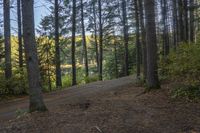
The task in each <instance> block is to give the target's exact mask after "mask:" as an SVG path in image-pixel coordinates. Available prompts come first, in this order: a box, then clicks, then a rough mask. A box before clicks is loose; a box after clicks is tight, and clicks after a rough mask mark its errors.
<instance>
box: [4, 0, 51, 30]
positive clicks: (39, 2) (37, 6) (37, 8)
mask: <svg viewBox="0 0 200 133" xmlns="http://www.w3.org/2000/svg"><path fill="white" fill-rule="evenodd" d="M47 3H48V2H46V0H35V1H34V16H35V17H34V18H35V28H37V27H38V26H39V24H40V21H41V19H42V17H44V16H45V15H48V14H49V10H48V9H47V8H48V6H49V5H48V4H47ZM13 5H15V7H16V4H13ZM45 6H46V7H45ZM0 12H1V14H2V12H3V8H2V9H1V10H0ZM11 27H12V29H11V31H12V34H17V11H16V8H12V9H11ZM1 29H2V27H1ZM2 30H3V29H2Z"/></svg>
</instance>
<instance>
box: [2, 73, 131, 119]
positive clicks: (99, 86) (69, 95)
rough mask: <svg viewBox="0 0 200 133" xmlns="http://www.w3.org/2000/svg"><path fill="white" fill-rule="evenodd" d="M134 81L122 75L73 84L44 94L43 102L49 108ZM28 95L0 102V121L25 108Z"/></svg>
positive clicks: (12, 116) (10, 117)
mask: <svg viewBox="0 0 200 133" xmlns="http://www.w3.org/2000/svg"><path fill="white" fill-rule="evenodd" d="M133 82H134V78H133V77H124V78H120V79H115V80H109V81H103V82H95V83H90V84H87V85H82V86H75V87H71V88H68V89H66V90H62V91H56V92H52V93H49V94H45V95H44V99H45V103H46V105H47V107H48V109H49V110H51V109H53V108H55V107H56V106H58V105H59V104H62V103H66V102H68V101H72V100H82V99H85V97H87V96H90V95H93V94H97V93H102V92H105V91H106V90H112V89H117V88H120V87H122V86H127V85H129V84H132V83H133ZM28 103H29V99H28V97H25V98H20V99H15V100H14V101H9V102H0V122H1V121H7V120H10V119H13V118H15V117H16V111H17V110H18V111H20V110H27V109H28Z"/></svg>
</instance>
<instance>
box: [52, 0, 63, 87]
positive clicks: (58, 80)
mask: <svg viewBox="0 0 200 133" xmlns="http://www.w3.org/2000/svg"><path fill="white" fill-rule="evenodd" d="M54 8H55V11H54V13H55V61H56V87H57V88H60V87H62V78H61V76H62V75H61V68H60V44H59V5H58V0H55V7H54Z"/></svg>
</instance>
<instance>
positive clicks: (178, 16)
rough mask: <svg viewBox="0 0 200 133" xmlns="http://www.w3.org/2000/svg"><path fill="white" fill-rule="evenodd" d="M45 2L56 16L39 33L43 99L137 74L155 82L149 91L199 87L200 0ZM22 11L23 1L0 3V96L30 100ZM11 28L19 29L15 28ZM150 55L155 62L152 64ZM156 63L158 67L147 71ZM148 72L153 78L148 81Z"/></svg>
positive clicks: (140, 78) (49, 17) (3, 0)
mask: <svg viewBox="0 0 200 133" xmlns="http://www.w3.org/2000/svg"><path fill="white" fill-rule="evenodd" d="M44 3H47V5H49V6H47V7H46V8H47V10H49V12H50V13H49V15H47V16H43V18H42V19H41V21H40V25H39V26H37V27H35V33H36V36H35V39H36V46H37V56H38V62H39V71H40V83H41V86H42V90H43V91H44V92H47V91H53V90H56V89H61V88H65V87H69V86H72V85H77V84H86V83H90V82H94V81H98V80H108V79H114V78H119V77H123V76H128V75H136V76H137V79H138V81H142V82H145V81H146V80H147V81H148V79H152V80H153V81H152V82H151V81H149V82H147V86H148V85H150V87H152V86H153V87H155V84H159V83H155V82H157V81H156V80H158V79H157V77H159V79H160V80H161V81H162V80H164V79H173V80H174V79H175V80H176V81H181V82H183V84H184V85H185V86H187V85H189V86H191V85H192V86H199V80H200V76H199V75H200V54H199V53H200V37H199V36H200V35H199V34H200V32H199V31H200V21H199V20H200V9H199V5H200V4H199V0H155V1H154V2H152V1H149V2H148V0H146V2H145V0H45V2H44ZM148 4H149V5H152V6H153V7H154V8H153V10H154V11H153V10H152V8H151V9H150V8H149V7H150V6H149V7H148ZM22 5H23V2H22V1H21V0H17V1H14V0H1V1H0V6H1V7H0V9H1V16H0V25H1V27H0V28H1V29H0V95H10V94H11V95H21V94H28V93H29V89H28V88H29V85H28V75H27V71H26V67H27V64H26V62H25V54H24V40H23V38H24V37H23V28H25V27H23V25H22V23H23V21H22V20H23V17H22V16H23V13H22V12H23V10H22V8H23V6H22ZM43 6H45V5H43ZM10 12H14V13H15V14H16V16H17V17H16V19H15V18H11V17H10ZM24 14H25V13H24ZM149 16H150V19H149ZM24 19H25V18H24ZM148 20H150V21H148ZM11 21H16V22H17V24H18V25H17V29H16V28H13V26H12V25H11ZM152 22H155V27H152V26H154V25H151V24H152ZM32 23H34V22H32ZM152 28H153V30H152ZM154 31H155V33H154ZM151 39H153V40H151ZM150 43H154V44H153V45H151V44H150ZM151 53H153V54H154V55H155V56H154V55H153V56H152V58H150V57H151V56H149V55H151ZM149 64H150V65H149ZM151 64H152V65H153V64H155V65H154V66H153V69H149V71H148V68H149V67H151ZM157 66H158V67H157ZM150 70H153V72H152V74H148V73H151V72H150ZM154 71H156V73H154ZM152 75H153V76H152ZM149 76H150V77H149ZM154 81H155V82H154ZM150 82H151V83H155V84H154V85H151V83H150ZM158 86H159V85H158Z"/></svg>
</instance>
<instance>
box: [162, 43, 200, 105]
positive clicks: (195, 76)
mask: <svg viewBox="0 0 200 133" xmlns="http://www.w3.org/2000/svg"><path fill="white" fill-rule="evenodd" d="M199 53H200V45H195V44H191V45H189V44H180V45H179V47H178V49H177V51H173V52H171V53H170V54H169V56H168V58H166V59H163V60H161V62H160V68H159V73H160V75H161V77H163V79H171V80H173V81H176V82H177V84H181V85H178V87H175V88H174V89H173V90H172V92H171V95H172V98H184V99H186V100H188V101H191V100H198V99H200V54H199Z"/></svg>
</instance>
